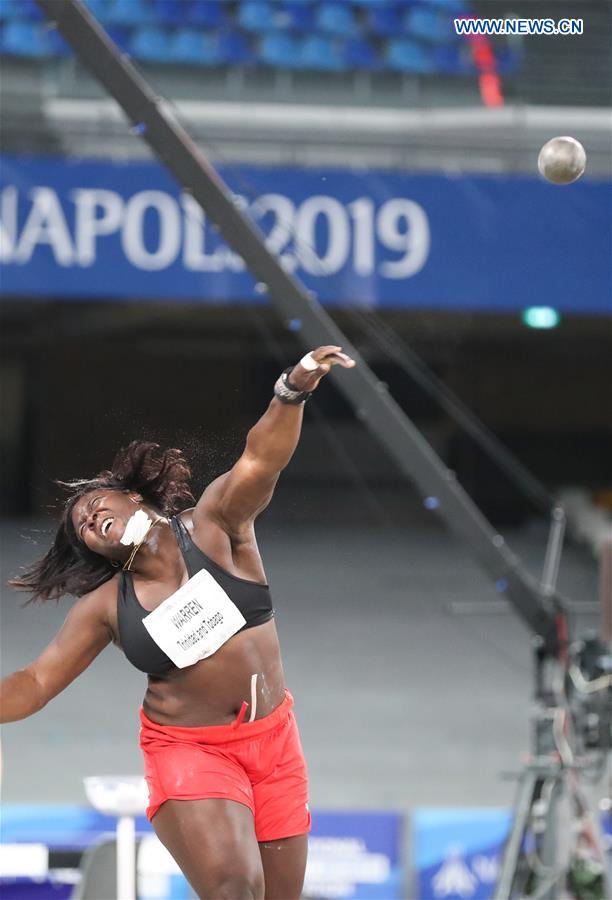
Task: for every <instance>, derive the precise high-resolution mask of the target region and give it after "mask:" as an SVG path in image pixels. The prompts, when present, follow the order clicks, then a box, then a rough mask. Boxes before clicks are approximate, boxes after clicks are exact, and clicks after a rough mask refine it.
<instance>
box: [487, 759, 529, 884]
mask: <svg viewBox="0 0 612 900" xmlns="http://www.w3.org/2000/svg"><path fill="white" fill-rule="evenodd" d="M540 780H541V776H540V775H539V774H538V773H537V772H536V771H535V770H533V769H526V770H525V771H524V772H523V774H522V775H521V778H520V781H519V786H518V789H517V795H516V801H515V805H514V818H513V821H512V828H511V830H510V834H509V835H508V840H507V841H506V846H505V847H504V855H503V858H502V863H501V867H500V872H499V877H498V879H497V884H496V885H495V891H494V893H493V895H492V898H491V900H509V898H510V896H511V891H512V887H513V885H514V881H515V878H516V872H517V867H518V861H519V857H520V853H521V847H522V843H523V836H524V834H525V831H526V829H527V824H528V822H529V814H530V812H531V807H532V805H533V799H534V796H535V793H536V790H537V789H538V788H539V783H540Z"/></svg>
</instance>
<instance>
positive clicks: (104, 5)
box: [85, 0, 112, 25]
mask: <svg viewBox="0 0 612 900" xmlns="http://www.w3.org/2000/svg"><path fill="white" fill-rule="evenodd" d="M85 2H86V4H87V8H88V9H89V11H90V12H91V14H92V15H94V16H95V17H96V19H97V20H98V22H100V24H102V25H107V24H108V23H109V22H111V21H112V0H85Z"/></svg>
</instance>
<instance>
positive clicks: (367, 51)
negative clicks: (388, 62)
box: [344, 38, 383, 71]
mask: <svg viewBox="0 0 612 900" xmlns="http://www.w3.org/2000/svg"><path fill="white" fill-rule="evenodd" d="M344 64H345V66H346V68H347V69H369V70H370V71H375V70H377V69H381V68H383V62H382V59H381V58H380V56H379V55H378V53H377V52H376V50H375V49H374V47H373V45H372V43H371V42H370V41H367V40H365V39H364V38H353V39H350V40H348V41H346V43H345V44H344Z"/></svg>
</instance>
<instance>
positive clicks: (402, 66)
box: [385, 38, 436, 75]
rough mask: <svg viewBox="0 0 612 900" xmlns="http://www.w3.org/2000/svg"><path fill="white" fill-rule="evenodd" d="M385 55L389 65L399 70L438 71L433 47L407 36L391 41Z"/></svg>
mask: <svg viewBox="0 0 612 900" xmlns="http://www.w3.org/2000/svg"><path fill="white" fill-rule="evenodd" d="M385 57H386V61H387V65H388V67H389V68H390V69H394V70H395V71H397V72H412V73H414V74H421V75H426V74H430V73H431V72H435V71H436V64H435V59H434V55H433V51H432V50H431V48H429V47H424V46H422V45H420V44H417V43H416V42H415V41H411V40H407V39H405V38H396V39H394V40H391V41H389V43H388V44H387V50H386V54H385Z"/></svg>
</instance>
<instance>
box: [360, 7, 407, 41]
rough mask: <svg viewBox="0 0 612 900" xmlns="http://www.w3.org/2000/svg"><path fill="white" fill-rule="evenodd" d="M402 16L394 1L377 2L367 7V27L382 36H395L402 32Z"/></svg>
mask: <svg viewBox="0 0 612 900" xmlns="http://www.w3.org/2000/svg"><path fill="white" fill-rule="evenodd" d="M403 27H404V26H403V21H402V16H401V15H400V12H399V9H398V7H397V5H396V4H395V3H378V4H377V5H376V6H374V5H372V6H371V7H370V8H369V9H368V28H369V30H370V31H371V32H372V33H373V34H378V35H381V36H382V37H397V36H398V35H399V34H402V29H403Z"/></svg>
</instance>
